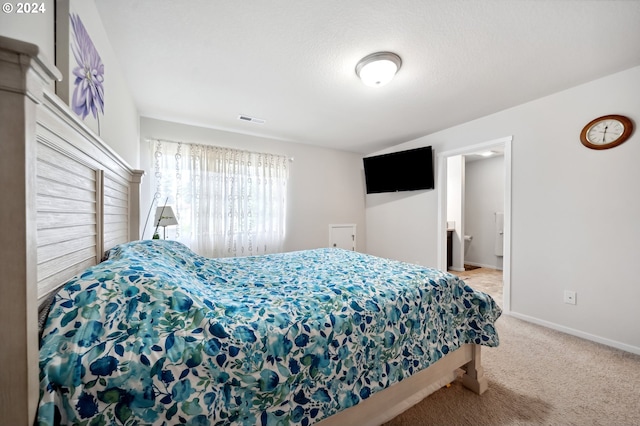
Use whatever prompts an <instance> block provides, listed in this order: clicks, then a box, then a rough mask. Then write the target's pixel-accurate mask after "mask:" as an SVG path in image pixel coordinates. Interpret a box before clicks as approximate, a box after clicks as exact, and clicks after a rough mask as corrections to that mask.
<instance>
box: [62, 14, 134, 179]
mask: <svg viewBox="0 0 640 426" xmlns="http://www.w3.org/2000/svg"><path fill="white" fill-rule="evenodd" d="M73 11H75V12H76V13H78V15H80V18H81V19H82V22H83V24H84V25H85V27H86V28H87V31H88V33H89V36H90V37H91V41H93V44H94V45H95V47H96V50H97V51H98V53H99V54H100V57H101V58H102V62H103V63H104V66H105V70H104V76H105V78H104V117H103V119H102V124H101V126H100V128H101V132H100V137H101V138H102V139H104V141H105V142H107V144H109V146H110V147H111V148H113V149H114V150H115V151H116V152H117V153H118V154H119V155H120V156H121V157H122V158H123V159H124V160H125V161H126V162H127V163H129V165H130V166H132V167H134V168H138V167H139V163H140V150H139V144H138V141H139V140H140V137H139V134H140V133H139V123H140V120H139V116H138V110H137V108H136V105H135V102H134V100H133V97H132V96H131V91H130V90H129V86H128V84H127V82H126V81H125V79H124V76H123V74H122V71H121V67H120V63H119V61H118V59H117V57H116V55H115V52H114V51H113V48H112V47H111V43H110V42H109V39H108V38H107V34H106V32H105V30H104V27H103V26H102V20H101V19H100V15H99V14H98V9H97V8H96V5H95V3H94V2H93V1H75V2H73ZM63 77H64V76H63Z"/></svg>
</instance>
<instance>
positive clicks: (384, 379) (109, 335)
mask: <svg viewBox="0 0 640 426" xmlns="http://www.w3.org/2000/svg"><path fill="white" fill-rule="evenodd" d="M499 315H500V309H499V308H498V307H497V306H496V305H495V302H494V301H493V300H492V299H491V298H490V297H489V296H487V295H486V294H483V293H479V292H475V291H474V290H472V289H471V288H469V287H468V286H466V285H465V284H464V282H462V281H460V280H459V279H458V278H457V277H455V276H453V275H450V274H447V273H443V272H440V271H437V270H434V269H429V268H424V267H420V266H416V265H411V264H406V263H402V262H397V261H391V260H388V259H382V258H377V257H374V256H370V255H366V254H361V253H356V252H353V251H347V250H341V249H334V248H327V249H315V250H306V251H299V252H292V253H283V254H276V255H263V256H255V257H243V258H230V259H208V258H203V257H200V256H198V255H196V254H195V253H193V252H192V251H190V250H189V249H188V248H187V247H185V246H184V245H182V244H180V243H177V242H171V241H153V240H151V241H136V242H132V243H127V244H124V245H120V246H117V247H115V248H114V249H113V250H111V253H110V256H109V260H107V261H105V262H103V263H101V264H99V265H97V266H95V267H93V268H90V269H89V270H87V271H86V272H84V273H83V274H81V275H80V276H78V277H76V278H74V279H72V280H71V281H69V283H67V284H66V285H65V287H64V288H63V289H62V290H61V291H60V292H59V293H58V295H57V296H56V300H55V303H54V304H53V307H52V310H51V312H50V314H49V320H48V322H47V326H46V328H45V330H44V334H43V337H42V347H41V351H40V353H41V355H40V366H41V385H40V390H41V394H42V399H41V404H40V410H39V418H38V420H39V422H40V424H54V419H61V423H62V424H77V423H80V422H82V421H87V420H89V421H91V422H96V423H95V424H104V423H105V422H106V423H117V424H120V423H122V424H126V423H131V422H134V423H135V422H138V423H140V424H162V423H163V422H166V423H167V424H171V423H176V424H177V423H187V424H202V425H207V424H212V425H213V424H229V423H232V424H247V425H249V424H250V425H254V424H263V425H268V424H290V425H309V424H313V423H315V422H317V421H319V420H322V419H325V418H328V417H330V416H331V415H333V414H336V413H338V412H339V411H342V410H344V409H346V408H350V407H352V406H355V405H357V404H358V403H360V401H362V400H366V399H367V398H368V397H369V396H370V395H372V394H374V393H376V392H378V391H380V390H383V389H385V388H388V387H389V386H390V385H392V384H394V383H397V382H400V381H402V380H403V379H404V378H407V377H410V376H411V375H412V374H413V373H414V372H417V371H420V370H423V369H425V368H426V367H428V366H429V365H431V364H433V363H435V362H436V361H438V360H439V359H441V358H442V357H443V356H444V355H446V354H448V353H449V352H453V351H455V350H456V349H458V348H459V347H460V346H461V345H463V344H467V343H475V344H482V345H487V346H496V345H497V344H498V336H497V334H496V331H495V329H494V327H493V323H494V322H495V320H496V319H497V317H498V316H499Z"/></svg>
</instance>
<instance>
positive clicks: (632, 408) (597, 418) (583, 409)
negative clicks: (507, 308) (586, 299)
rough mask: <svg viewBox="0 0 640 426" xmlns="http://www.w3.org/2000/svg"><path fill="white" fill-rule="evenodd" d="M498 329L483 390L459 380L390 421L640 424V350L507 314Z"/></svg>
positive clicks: (486, 353) (398, 424) (400, 424)
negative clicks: (497, 341) (602, 342)
mask: <svg viewBox="0 0 640 426" xmlns="http://www.w3.org/2000/svg"><path fill="white" fill-rule="evenodd" d="M482 269H485V268H482ZM476 271H481V269H480V270H475V271H470V272H472V273H473V272H476ZM485 272H486V271H485ZM499 277H500V278H499V279H500V280H501V274H499ZM465 281H466V280H465ZM470 285H471V284H470ZM471 286H472V287H474V286H473V285H471ZM500 287H501V286H500ZM496 327H497V329H498V333H499V336H500V346H499V347H497V348H483V352H482V362H483V365H484V368H485V376H486V377H487V378H488V380H489V389H488V390H487V391H486V392H485V393H484V394H483V395H482V396H479V395H476V394H474V393H473V392H471V391H469V390H467V389H465V388H464V387H463V386H462V385H461V384H460V383H459V382H458V381H456V382H454V383H453V384H452V385H451V387H449V388H442V389H440V390H438V391H437V392H435V393H434V394H432V395H430V396H428V397H427V398H425V399H424V400H423V401H422V402H420V403H419V404H417V405H416V406H414V407H412V408H410V409H409V410H407V411H406V412H405V413H403V414H401V415H400V416H398V417H396V418H395V419H393V420H392V421H390V422H388V423H387V426H404V425H411V426H417V425H502V426H507V425H581V426H582V425H603V426H605V425H607V426H613V425H616V426H618V425H619V426H632V425H640V356H638V355H634V354H631V353H628V352H624V351H620V350H617V349H613V348H610V347H607V346H604V345H600V344H598V343H594V342H590V341H587V340H583V339H580V338H578V337H574V336H570V335H566V334H564V333H560V332H557V331H554V330H550V329H547V328H544V327H541V326H538V325H535V324H530V323H527V322H524V321H520V320H518V319H515V318H512V317H508V316H504V315H503V316H502V317H501V318H500V319H499V320H498V322H497V323H496Z"/></svg>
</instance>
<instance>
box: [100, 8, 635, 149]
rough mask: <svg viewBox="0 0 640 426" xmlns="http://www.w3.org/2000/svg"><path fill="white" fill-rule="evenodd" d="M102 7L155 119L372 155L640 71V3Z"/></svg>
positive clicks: (143, 104)
mask: <svg viewBox="0 0 640 426" xmlns="http://www.w3.org/2000/svg"><path fill="white" fill-rule="evenodd" d="M95 2H96V4H97V7H98V11H99V13H100V15H101V17H102V20H103V24H104V27H105V29H106V32H107V35H108V37H109V39H110V41H111V44H112V46H113V48H114V50H115V52H116V54H117V56H118V58H119V61H120V66H121V67H122V69H123V73H124V76H125V78H126V79H127V81H128V84H129V87H130V89H131V92H132V93H133V97H134V99H135V102H136V104H137V106H138V109H139V112H140V114H141V115H142V116H146V117H152V118H158V119H164V120H169V121H176V122H181V123H186V124H193V125H199V126H204V127H211V128H216V129H222V130H229V131H233V132H239V133H247V134H253V135H259V136H265V137H269V138H275V139H282V140H287V141H293V142H300V143H307V144H312V145H319V146H326V147H329V148H335V149H341V150H347V151H353V152H360V153H371V152H375V151H377V150H380V149H383V148H386V147H389V146H393V145H396V144H399V143H402V142H406V141H409V140H412V139H415V138H417V137H420V136H424V135H427V134H430V133H433V132H436V131H438V130H441V129H445V128H448V127H451V126H454V125H457V124H460V123H464V122H467V121H470V120H473V119H476V118H479V117H482V116H485V115H488V114H491V113H494V112H497V111H500V110H503V109H506V108H509V107H512V106H515V105H518V104H521V103H524V102H527V101H530V100H533V99H537V98H540V97H542V96H545V95H548V94H551V93H554V92H558V91H560V90H563V89H566V88H569V87H573V86H576V85H579V84H582V83H585V82H587V81H590V80H593V79H596V78H599V77H602V76H605V75H608V74H611V73H614V72H617V71H622V70H625V69H628V68H631V67H634V66H637V65H640V1H637V0H482V1H480V0H474V1H472V0H466V1H465V0H437V1H436V0H395V1H391V0H348V1H347V0H323V1H318V0H315V1H311V0H272V1H265V0H243V1H220V0H189V1H187V0H182V1H178V0H173V1H171V0H95ZM376 51H391V52H395V53H397V54H398V55H400V56H401V57H402V61H403V64H402V68H401V69H400V71H399V72H398V74H397V75H396V78H395V79H394V80H393V81H392V82H391V83H389V84H388V85H387V86H384V87H379V88H371V87H367V86H365V85H364V84H362V82H360V81H359V80H358V78H357V76H356V74H355V66H356V63H357V62H358V60H360V59H361V58H362V57H364V56H366V55H368V54H370V53H373V52H376ZM240 114H244V115H248V116H251V117H256V118H259V119H263V120H266V122H265V123H264V124H254V123H248V122H244V121H240V120H238V116H239V115H240Z"/></svg>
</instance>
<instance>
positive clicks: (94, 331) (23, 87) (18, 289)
mask: <svg viewBox="0 0 640 426" xmlns="http://www.w3.org/2000/svg"><path fill="white" fill-rule="evenodd" d="M57 78H59V73H58V72H57V70H56V69H55V67H52V66H51V65H50V64H49V63H48V61H47V59H46V58H44V57H42V55H41V54H40V53H39V51H38V48H37V47H36V46H34V45H31V44H28V43H23V42H20V41H16V40H11V39H7V38H4V37H0V108H1V109H2V114H0V124H1V126H0V132H1V136H2V141H3V143H2V146H1V147H0V149H1V150H2V152H1V154H2V155H0V166H1V167H0V177H2V179H3V181H4V182H9V183H10V185H4V186H3V189H2V191H3V195H5V197H3V198H4V200H5V206H4V208H3V209H2V210H0V220H4V222H5V223H11V226H10V227H9V229H6V230H5V232H3V233H0V242H1V243H2V244H0V252H1V253H2V259H3V278H4V280H5V281H4V283H3V297H2V298H0V318H1V319H2V323H3V324H11V326H9V327H2V328H1V329H0V338H1V339H2V341H3V350H2V351H1V353H0V357H1V358H0V365H1V366H2V367H1V368H3V374H1V375H0V389H1V394H2V398H1V399H0V409H1V412H2V416H3V420H5V421H6V422H7V423H8V424H33V423H34V420H36V417H38V419H39V420H40V421H41V422H42V423H44V424H50V423H51V422H53V423H55V422H56V419H58V415H59V416H60V417H59V419H62V418H63V416H68V417H70V418H73V416H79V418H80V419H81V420H82V421H83V422H84V423H86V424H101V422H102V420H104V421H105V423H111V421H112V420H113V423H115V424H120V423H126V424H177V423H187V422H190V423H191V424H202V422H205V420H206V422H205V424H209V423H212V424H215V423H216V422H217V423H221V424H227V423H250V424H287V423H291V424H303V425H306V424H312V423H313V424H316V423H317V424H320V425H325V426H326V425H332V424H335V425H342V424H358V425H360V424H380V423H382V422H384V421H386V420H388V419H390V418H392V417H394V416H395V415H397V414H398V413H400V412H402V411H404V410H405V409H407V408H408V407H410V406H411V405H412V404H415V403H417V402H418V401H420V400H421V399H422V398H424V397H425V396H427V395H428V394H430V393H432V392H434V391H435V390H437V389H439V388H440V387H441V386H443V385H446V384H447V383H450V382H451V381H453V380H454V379H455V378H456V377H457V376H458V374H459V372H460V371H461V370H460V369H462V371H463V372H464V374H463V375H462V381H463V383H464V384H465V386H467V387H469V388H470V389H472V390H473V391H475V392H477V393H482V392H483V391H484V390H485V389H486V387H487V381H486V378H485V377H484V376H483V370H482V366H481V362H480V361H481V360H480V347H481V346H482V345H485V346H495V345H497V344H498V337H497V335H496V333H495V329H494V328H493V323H494V321H495V320H496V319H497V318H498V316H499V315H500V310H499V308H498V307H497V306H496V305H495V303H494V301H493V300H492V299H491V298H490V297H489V296H487V295H485V294H483V293H479V292H475V291H473V290H472V289H470V288H469V287H467V286H466V285H465V284H464V283H463V282H462V281H459V280H458V279H457V278H455V277H454V276H452V275H449V274H447V273H443V272H440V271H436V270H430V269H427V268H422V267H418V266H416V265H409V264H404V263H400V262H393V261H389V260H386V259H380V258H375V257H372V256H367V255H363V254H358V253H354V252H348V251H347V252H345V251H342V250H336V249H320V250H313V251H305V252H295V253H289V254H282V255H272V256H267V257H260V258H254V257H250V258H240V259H234V260H223V259H204V258H200V257H198V256H197V255H195V254H194V253H192V252H190V251H189V250H188V249H187V248H186V247H184V246H181V245H179V244H177V243H172V242H158V241H137V240H138V239H139V228H140V226H139V225H140V222H139V218H140V209H139V183H140V180H141V178H142V175H143V172H142V171H138V170H134V169H132V168H131V167H129V166H128V165H127V164H126V162H124V161H123V160H122V159H121V158H120V157H119V156H118V155H117V154H116V153H114V152H113V151H112V150H111V149H110V148H108V146H107V145H106V144H104V142H103V141H101V139H100V138H99V137H97V136H96V135H95V134H94V133H93V132H91V130H89V129H88V128H87V127H86V126H84V125H83V124H82V123H81V122H79V121H78V120H77V118H76V117H75V115H74V114H73V113H72V112H70V110H69V108H68V107H67V106H66V105H64V103H62V102H61V101H60V100H59V99H58V98H57V97H56V96H55V95H54V94H53V93H52V90H51V82H52V80H55V79H57ZM132 143H137V141H132ZM105 259H106V260H105ZM319 265H321V266H322V267H323V268H328V267H330V268H329V269H323V268H319V267H318V266H319ZM354 268H355V270H354ZM294 269H295V271H294ZM381 271H386V272H392V273H391V274H390V275H387V277H386V278H384V279H383V278H382V275H380V274H379V273H378V272H381ZM403 276H405V277H408V278H410V279H408V280H402V279H401V277H403ZM225 280H226V284H225V283H224V281H225ZM350 281H352V282H350ZM383 281H385V284H388V285H389V286H390V287H382V286H381V285H382V282H383ZM400 281H402V285H401V283H400ZM124 283H127V286H125V285H124ZM294 284H295V285H297V286H298V287H296V289H294V288H293V287H291V286H293V285H294ZM407 285H408V287H407V288H405V287H404V286H407ZM299 286H302V289H301V288H300V287H299ZM239 288H241V289H242V291H239V290H238V289H239ZM118 292H121V293H118ZM51 295H55V299H54V303H53V305H51V306H50V307H51V309H50V312H49V315H48V317H47V322H46V327H45V329H44V330H43V332H42V340H41V341H40V340H39V328H38V309H39V308H43V307H44V308H47V307H49V304H48V303H47V302H46V301H47V300H48V299H49V297H50V296H51ZM222 298H226V300H225V302H224V303H223V301H222ZM107 301H108V302H107ZM258 301H260V303H258ZM427 302H430V303H427ZM269 303H270V304H272V305H278V306H277V307H278V308H279V309H281V310H280V311H271V312H268V311H267V310H266V306H267V305H268V304H269ZM263 304H264V306H262V305H263ZM258 307H260V308H258ZM263 307H265V311H264V312H262V311H261V309H262V308H263ZM256 309H257V310H258V312H257V313H256ZM405 311H406V312H405ZM418 313H420V314H422V315H425V316H424V317H421V318H418V317H417V316H416V315H418ZM294 314H295V316H294ZM158 315H159V316H158ZM305 315H306V316H305ZM156 316H157V318H156ZM156 319H157V321H156ZM232 319H233V320H234V322H232V321H231V320H232ZM152 320H153V321H152ZM242 321H244V322H242ZM312 325H313V327H312ZM427 326H428V327H427ZM410 330H412V331H414V333H409V331H410ZM61 336H63V337H61ZM305 336H306V337H305ZM101 339H102V340H101ZM74 342H75V343H76V344H77V345H78V346H77V347H76V348H74V347H73V346H72V344H73V343H74ZM40 343H41V345H42V349H40ZM261 344H262V345H263V346H259V345H261ZM163 359H164V361H162V360H163ZM56 407H57V408H56ZM100 415H102V416H103V417H100ZM65 418H66V417H65ZM89 419H91V420H89ZM114 419H115V420H114Z"/></svg>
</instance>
